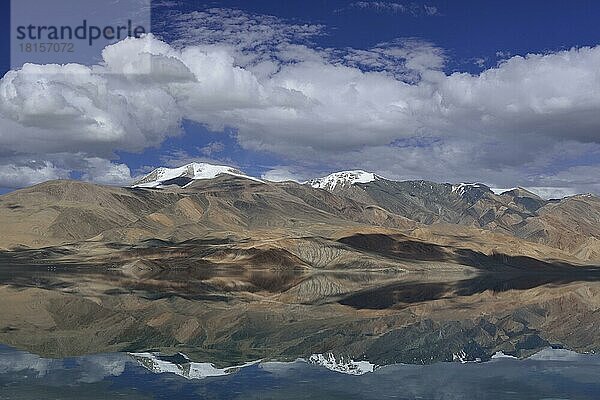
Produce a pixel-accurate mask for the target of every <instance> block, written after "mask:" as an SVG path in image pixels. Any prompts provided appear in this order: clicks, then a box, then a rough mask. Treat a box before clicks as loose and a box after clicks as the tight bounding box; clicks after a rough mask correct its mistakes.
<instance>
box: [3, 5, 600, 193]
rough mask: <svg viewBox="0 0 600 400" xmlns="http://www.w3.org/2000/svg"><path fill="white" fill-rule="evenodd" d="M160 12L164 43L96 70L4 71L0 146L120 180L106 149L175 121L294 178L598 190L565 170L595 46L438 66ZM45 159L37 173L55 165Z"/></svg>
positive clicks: (253, 22)
mask: <svg viewBox="0 0 600 400" xmlns="http://www.w3.org/2000/svg"><path fill="white" fill-rule="evenodd" d="M174 18H176V21H179V24H175V25H174V26H175V27H176V29H175V31H176V35H175V36H174V37H173V38H172V40H173V41H172V44H168V43H166V42H164V41H161V40H158V39H157V38H155V37H154V36H152V35H148V36H146V37H143V38H140V39H127V40H125V41H122V42H119V43H116V44H114V45H111V46H109V47H107V48H106V49H105V50H104V52H103V62H102V63H100V64H99V65H95V66H81V65H74V64H69V65H25V66H24V67H23V68H22V69H21V70H17V71H11V72H9V73H8V74H7V75H6V76H5V77H4V78H2V80H1V81H0V132H2V133H1V134H0V145H1V146H2V147H1V149H2V151H0V157H2V155H5V157H15V155H19V156H27V155H38V156H39V155H44V156H45V159H43V158H42V160H50V159H51V158H52V157H51V155H52V154H56V153H58V152H69V153H71V154H76V155H78V157H79V164H81V165H84V166H83V167H82V168H83V170H84V171H85V174H84V178H86V179H90V180H95V181H98V182H106V183H119V182H126V181H127V179H129V175H130V173H129V169H128V168H127V166H125V165H123V164H119V163H118V162H113V163H110V161H108V160H111V159H113V160H114V159H115V157H114V152H115V151H116V150H127V151H140V150H143V149H145V148H147V147H151V146H159V145H160V143H162V142H163V141H164V140H165V138H166V137H168V136H171V135H178V134H179V133H180V125H181V121H182V120H183V119H187V120H191V121H195V122H197V123H200V124H202V125H204V126H207V127H208V128H209V129H212V130H215V131H220V130H223V129H225V128H233V129H235V130H236V132H237V136H236V137H237V140H238V142H239V144H240V145H241V146H242V147H243V148H245V149H249V150H258V151H268V152H272V153H274V154H277V155H279V156H281V157H282V158H286V159H287V160H289V163H287V164H288V165H293V166H294V172H296V171H299V175H305V174H306V173H308V172H313V173H314V172H318V171H321V170H323V172H328V171H325V170H326V169H327V170H329V171H330V170H334V169H335V170H338V169H346V168H362V169H369V170H373V171H375V172H378V173H381V174H382V175H384V176H389V177H391V178H404V179H406V178H425V179H432V180H437V181H457V180H463V181H468V180H476V181H484V182H486V183H488V184H492V185H494V186H496V187H511V186H516V185H517V184H518V185H521V186H528V187H561V188H562V187H569V188H571V189H573V190H575V189H577V190H586V189H587V190H586V191H592V190H594V191H596V190H598V184H599V182H600V181H599V179H598V178H595V177H592V178H589V179H585V180H582V181H580V180H577V179H576V177H577V176H578V175H577V174H581V173H583V172H585V173H588V172H589V171H587V170H586V171H583V170H578V169H576V168H577V167H578V165H579V164H581V162H580V161H578V160H582V159H585V160H588V161H587V164H591V167H592V168H597V167H598V154H600V135H598V132H600V119H599V118H598V117H597V116H598V111H599V110H600V94H599V93H600V74H599V73H598V71H599V70H600V69H599V67H600V46H597V47H582V48H573V49H570V50H564V51H559V52H555V53H546V54H529V55H525V56H514V57H511V58H508V59H507V60H505V61H503V62H501V63H500V64H499V65H497V66H496V67H494V68H490V69H487V70H484V71H483V72H481V73H480V74H476V75H474V74H469V73H460V72H456V73H452V74H446V73H445V72H444V71H443V67H444V63H445V60H446V55H445V52H444V51H443V50H442V49H440V48H438V47H436V46H435V45H433V44H431V43H429V42H425V41H422V40H418V39H401V40H396V41H391V42H388V43H382V44H379V45H376V46H374V47H373V48H371V49H366V50H357V49H322V48H318V47H316V46H314V45H312V44H311V43H310V41H309V39H310V38H311V37H313V36H314V35H317V34H319V33H321V31H322V30H323V27H321V26H317V25H293V24H291V25H290V24H286V23H284V22H282V21H281V20H280V19H277V18H275V17H265V16H252V15H248V14H245V13H243V12H241V11H236V10H221V9H211V10H208V11H206V12H203V13H192V14H189V15H178V16H175V17H174ZM202 18H208V21H209V22H210V21H213V22H214V21H216V22H215V24H216V25H214V26H212V25H211V24H210V23H207V22H206V21H205V22H204V23H203V22H202ZM217 22H218V23H217ZM186 23H187V26H184V25H185V24H186ZM178 29H179V31H178ZM244 29H249V30H250V33H251V34H250V35H249V36H248V37H245V36H244V35H242V33H243V32H244ZM295 40H297V41H298V42H296V41H295ZM301 42H302V43H301ZM140 65H141V66H145V68H146V69H144V70H142V71H141V72H143V73H140V71H139V66H140ZM217 151H218V145H216V147H214V146H213V148H211V147H210V146H207V148H205V149H203V150H201V152H202V153H204V155H206V156H207V157H208V156H211V155H213V154H214V153H216V152H217ZM176 158H177V159H181V157H176ZM102 160H103V161H102ZM594 160H595V161H594ZM5 164H7V163H6V162H5ZM15 165H16V168H24V166H23V165H17V164H14V165H13V166H15ZM43 165H44V168H46V170H47V172H46V173H48V174H51V173H52V172H51V171H53V168H54V169H56V168H59V170H57V171H55V172H54V173H55V174H61V173H62V170H61V168H66V169H68V166H66V165H65V166H63V165H60V163H58V161H56V162H54V161H53V163H52V164H48V165H46V164H43ZM561 165H568V166H569V167H568V168H567V167H564V168H561V167H560V166H561ZM28 168H29V167H28ZM37 169H42V168H40V167H37ZM27 171H28V170H27ZM285 172H286V171H283V170H282V169H281V168H279V167H273V168H272V170H271V171H269V172H267V173H265V176H267V175H269V176H272V177H274V178H276V177H283V176H284V175H285ZM287 172H290V170H287ZM5 175H6V176H9V173H8V172H5ZM13 175H15V173H13ZM595 176H598V175H597V174H596V175H595ZM267 179H268V178H267ZM7 181H8V179H7ZM21 183H24V182H17V181H16V180H15V181H14V182H13V183H12V184H11V185H13V186H14V185H18V184H21ZM574 185H575V186H574Z"/></svg>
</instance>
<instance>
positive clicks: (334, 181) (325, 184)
mask: <svg viewBox="0 0 600 400" xmlns="http://www.w3.org/2000/svg"><path fill="white" fill-rule="evenodd" d="M377 179H381V177H380V176H378V175H375V174H374V173H372V172H366V171H362V170H353V171H340V172H334V173H333V174H329V175H327V176H324V177H322V178H315V179H311V180H309V181H307V182H304V183H305V184H307V185H310V186H312V187H314V188H318V189H325V190H329V191H333V190H335V189H336V188H346V187H350V186H351V185H354V184H356V183H368V182H373V181H375V180H377Z"/></svg>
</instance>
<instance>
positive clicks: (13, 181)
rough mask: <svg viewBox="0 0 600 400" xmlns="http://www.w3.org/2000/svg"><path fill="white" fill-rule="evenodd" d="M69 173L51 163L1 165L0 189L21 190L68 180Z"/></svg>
mask: <svg viewBox="0 0 600 400" xmlns="http://www.w3.org/2000/svg"><path fill="white" fill-rule="evenodd" d="M68 177H69V171H68V170H64V169H61V168H57V167H55V166H54V165H53V164H52V163H51V162H48V161H44V162H40V163H36V162H30V163H29V164H28V165H14V164H6V165H0V187H4V188H11V189H15V188H20V187H25V186H31V185H35V184H38V183H41V182H45V181H48V180H52V179H66V178H68Z"/></svg>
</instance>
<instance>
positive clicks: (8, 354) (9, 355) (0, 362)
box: [0, 347, 60, 377]
mask: <svg viewBox="0 0 600 400" xmlns="http://www.w3.org/2000/svg"><path fill="white" fill-rule="evenodd" d="M57 364H60V362H58V361H56V360H49V359H45V358H41V357H39V356H36V355H35V354H29V353H26V352H24V351H18V350H12V349H8V348H6V347H0V374H6V373H9V372H19V371H25V370H31V371H35V372H36V374H37V376H38V377H42V376H44V375H46V373H47V372H48V371H49V370H51V369H53V368H56V366H57Z"/></svg>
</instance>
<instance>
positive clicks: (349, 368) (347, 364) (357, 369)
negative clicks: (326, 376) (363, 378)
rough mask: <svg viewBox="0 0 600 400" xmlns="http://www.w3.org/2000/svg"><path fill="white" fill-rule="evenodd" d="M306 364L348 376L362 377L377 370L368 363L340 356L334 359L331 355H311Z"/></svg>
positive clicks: (373, 365)
mask: <svg viewBox="0 0 600 400" xmlns="http://www.w3.org/2000/svg"><path fill="white" fill-rule="evenodd" d="M308 362H309V363H311V364H316V365H321V366H323V367H325V368H327V369H329V370H331V371H335V372H341V373H342V374H348V375H364V374H367V373H369V372H373V371H375V368H377V366H376V365H375V364H371V363H370V362H368V361H354V360H351V359H348V358H345V357H341V356H338V357H336V356H335V355H333V354H331V353H327V354H313V355H312V356H310V357H309V359H308Z"/></svg>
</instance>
